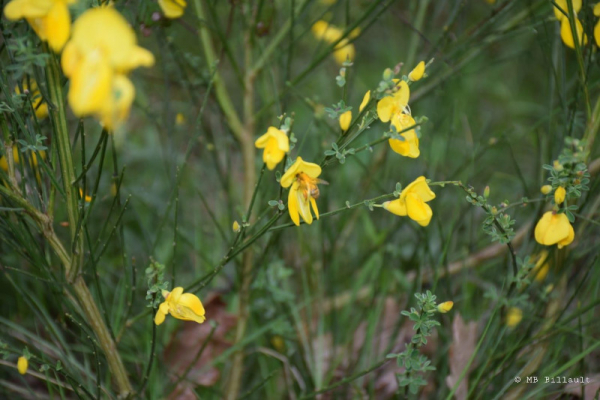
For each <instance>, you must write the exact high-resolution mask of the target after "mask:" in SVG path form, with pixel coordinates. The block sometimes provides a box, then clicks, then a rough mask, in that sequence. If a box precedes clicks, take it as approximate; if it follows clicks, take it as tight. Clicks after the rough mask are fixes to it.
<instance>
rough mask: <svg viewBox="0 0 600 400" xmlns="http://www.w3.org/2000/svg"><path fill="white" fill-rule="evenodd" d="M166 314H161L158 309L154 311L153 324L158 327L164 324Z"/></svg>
mask: <svg viewBox="0 0 600 400" xmlns="http://www.w3.org/2000/svg"><path fill="white" fill-rule="evenodd" d="M166 316H167V314H165V313H163V312H162V311H161V310H160V309H159V310H158V311H156V315H155V316H154V323H155V324H156V325H160V324H162V323H163V322H165V317H166Z"/></svg>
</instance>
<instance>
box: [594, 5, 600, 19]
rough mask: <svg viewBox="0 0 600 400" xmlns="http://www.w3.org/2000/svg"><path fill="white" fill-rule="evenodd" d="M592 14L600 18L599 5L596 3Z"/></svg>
mask: <svg viewBox="0 0 600 400" xmlns="http://www.w3.org/2000/svg"><path fill="white" fill-rule="evenodd" d="M593 12H594V15H595V16H596V17H600V3H596V5H595V6H594V10H593Z"/></svg>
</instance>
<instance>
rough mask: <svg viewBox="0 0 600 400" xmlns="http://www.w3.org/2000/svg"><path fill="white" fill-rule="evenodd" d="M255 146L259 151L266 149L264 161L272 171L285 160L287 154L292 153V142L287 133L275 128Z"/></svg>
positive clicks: (259, 139) (270, 129) (260, 138)
mask: <svg viewBox="0 0 600 400" xmlns="http://www.w3.org/2000/svg"><path fill="white" fill-rule="evenodd" d="M254 145H255V146H256V148H258V149H265V150H264V152H263V161H264V162H265V164H267V168H269V169H270V170H273V169H274V168H275V167H276V166H277V164H279V163H280V162H281V160H283V157H285V153H287V152H288V151H290V140H289V138H288V137H287V135H286V134H285V132H284V131H282V130H279V129H277V128H275V127H273V126H271V127H269V129H267V133H265V134H264V135H262V136H261V137H259V138H258V139H256V142H254Z"/></svg>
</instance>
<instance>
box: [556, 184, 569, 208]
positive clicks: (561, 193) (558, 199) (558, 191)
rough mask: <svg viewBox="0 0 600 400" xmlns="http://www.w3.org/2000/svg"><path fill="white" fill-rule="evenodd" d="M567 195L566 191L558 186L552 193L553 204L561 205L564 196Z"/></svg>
mask: <svg viewBox="0 0 600 400" xmlns="http://www.w3.org/2000/svg"><path fill="white" fill-rule="evenodd" d="M566 195H567V191H566V190H565V188H564V187H562V186H560V187H558V188H557V189H556V191H555V192H554V202H555V203H556V204H562V202H563V201H565V196H566Z"/></svg>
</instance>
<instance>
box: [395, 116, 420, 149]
mask: <svg viewBox="0 0 600 400" xmlns="http://www.w3.org/2000/svg"><path fill="white" fill-rule="evenodd" d="M392 125H394V127H395V128H396V132H401V131H402V130H404V129H406V128H410V127H411V126H414V125H415V120H414V119H413V117H411V116H410V115H408V114H396V115H394V116H393V117H392ZM400 136H402V137H403V138H404V140H403V141H402V140H398V139H390V140H389V141H388V142H389V144H390V147H391V148H392V150H394V151H395V152H396V153H398V154H400V155H402V156H404V157H410V158H417V157H419V155H420V154H421V152H420V151H419V138H418V137H417V134H416V132H415V130H414V129H411V130H408V131H406V132H404V133H401V134H400Z"/></svg>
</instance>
